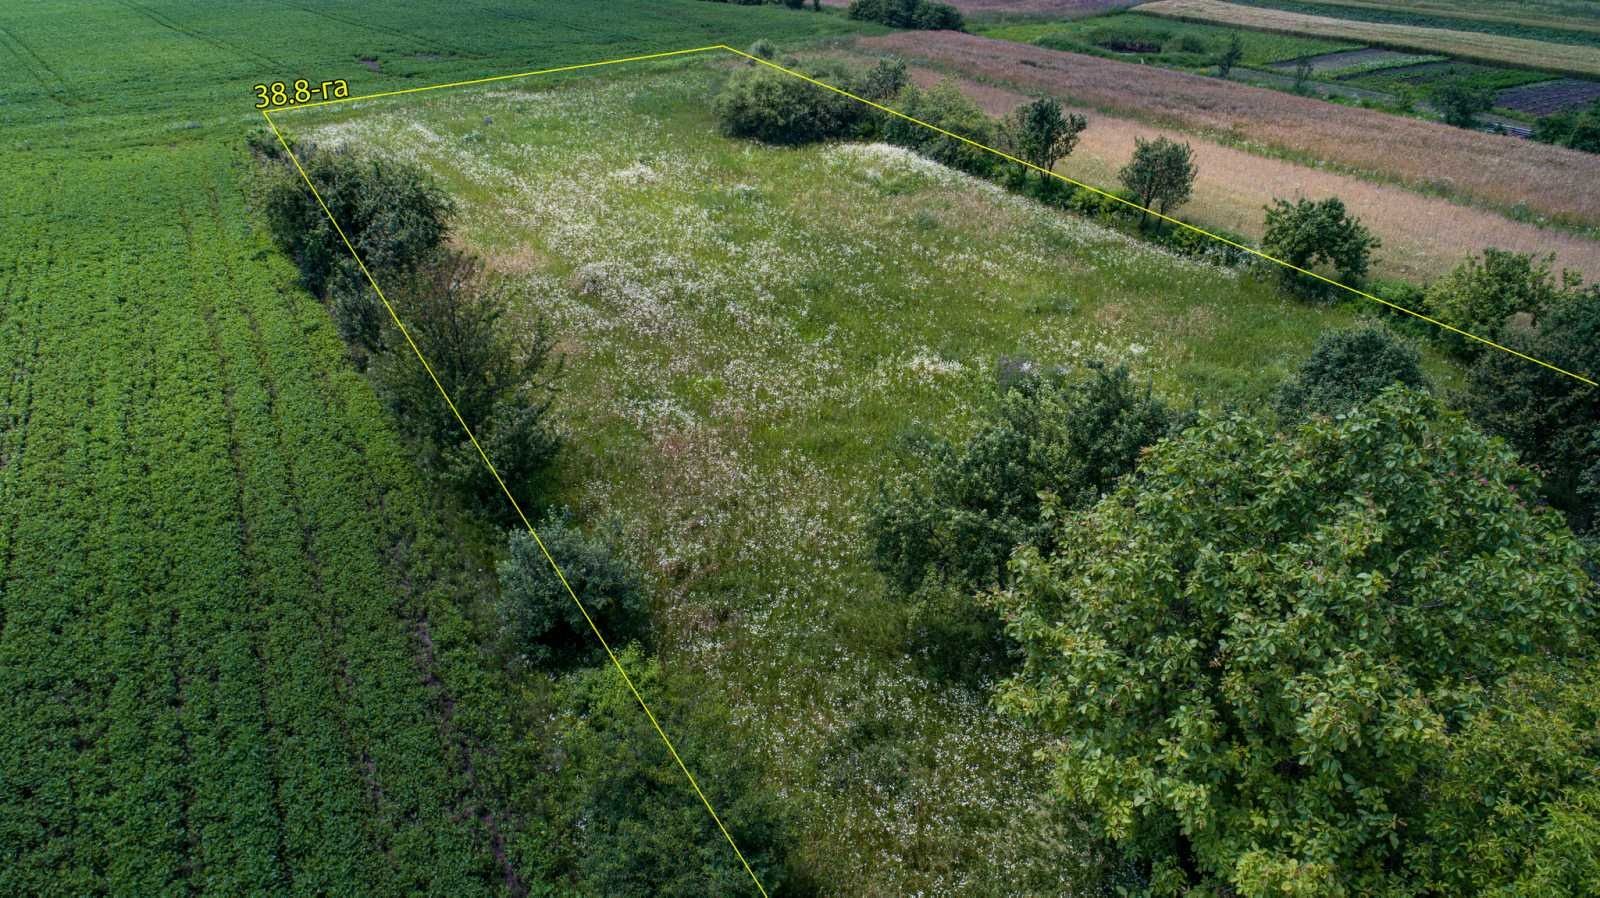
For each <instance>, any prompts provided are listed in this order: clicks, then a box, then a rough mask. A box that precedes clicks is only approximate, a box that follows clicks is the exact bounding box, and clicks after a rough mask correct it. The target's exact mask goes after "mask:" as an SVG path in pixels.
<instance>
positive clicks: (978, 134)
mask: <svg viewBox="0 0 1600 898" xmlns="http://www.w3.org/2000/svg"><path fill="white" fill-rule="evenodd" d="M900 111H901V112H904V113H905V114H906V115H909V116H911V117H912V118H914V119H918V120H919V121H923V122H926V123H928V124H930V125H934V126H935V127H938V128H943V129H944V130H946V131H949V132H950V133H951V134H959V135H961V136H962V137H965V138H967V139H968V140H972V141H975V142H977V143H980V144H984V145H992V144H993V143H994V133H993V132H994V123H993V122H992V121H991V120H990V118H989V116H987V115H985V114H984V112H983V110H982V109H980V108H978V105H977V104H976V103H974V102H972V101H971V100H969V99H967V96H966V95H965V94H963V93H962V92H961V89H960V88H958V87H957V86H956V85H955V82H953V81H949V80H946V81H943V82H940V83H939V84H938V85H937V86H935V87H934V88H933V89H931V90H922V89H920V88H917V87H915V86H909V87H907V88H905V90H904V92H903V93H902V95H901V101H900ZM883 137H884V139H885V140H887V141H889V142H890V143H895V144H899V145H900V146H903V147H909V148H910V149H912V150H915V151H916V152H917V153H919V154H921V155H923V156H926V157H928V158H929V159H932V160H934V161H935V162H939V163H942V164H944V165H948V166H950V167H951V168H956V169H960V170H961V171H965V172H970V173H971V174H975V175H988V174H989V173H990V172H992V171H993V170H994V165H995V160H996V159H997V158H998V157H996V156H995V155H994V154H993V153H990V152H989V151H987V150H983V149H979V148H978V147H976V146H973V145H972V144H970V143H967V142H966V141H963V140H957V139H955V138H953V137H948V136H946V135H943V134H940V133H939V132H937V131H932V130H930V129H928V128H925V127H923V126H922V125H918V124H915V123H913V122H908V121H906V120H905V119H902V118H899V117H896V116H890V117H888V118H887V119H886V120H885V121H884V123H883Z"/></svg>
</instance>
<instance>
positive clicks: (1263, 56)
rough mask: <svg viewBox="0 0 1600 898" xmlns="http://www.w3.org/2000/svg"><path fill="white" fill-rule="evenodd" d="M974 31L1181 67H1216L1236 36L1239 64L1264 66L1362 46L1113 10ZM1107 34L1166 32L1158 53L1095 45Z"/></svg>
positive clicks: (1058, 47)
mask: <svg viewBox="0 0 1600 898" xmlns="http://www.w3.org/2000/svg"><path fill="white" fill-rule="evenodd" d="M973 30H974V31H976V32H977V33H979V34H982V35H983V36H985V37H992V38H996V39H999V40H1008V41H1015V42H1017V43H1025V44H1037V45H1038V46H1041V47H1049V48H1051V49H1055V50H1071V51H1074V52H1078V53H1092V54H1094V55H1097V56H1108V57H1111V58H1116V59H1126V58H1129V57H1130V56H1138V57H1139V58H1141V59H1143V60H1145V61H1146V62H1152V63H1156V64H1159V65H1166V66H1170V67H1173V68H1185V69H1200V68H1206V67H1210V66H1214V65H1215V62H1216V57H1217V56H1218V55H1219V54H1221V53H1222V51H1223V50H1224V49H1226V47H1227V46H1228V41H1229V39H1230V38H1231V37H1232V36H1233V35H1235V34H1237V35H1238V36H1239V41H1240V49H1241V50H1243V51H1244V57H1243V59H1242V60H1241V61H1240V63H1239V64H1240V65H1243V66H1248V67H1255V66H1266V65H1270V64H1272V63H1275V62H1282V61H1284V60H1288V59H1296V58H1299V57H1302V56H1315V55H1317V54H1320V53H1335V52H1338V51H1340V50H1354V49H1358V48H1359V47H1361V44H1356V43H1350V42H1347V41H1334V40H1326V39H1321V38H1310V37H1298V36H1295V35H1287V34H1272V33H1268V32H1264V31H1251V30H1249V29H1244V28H1228V27H1226V26H1218V25H1204V24H1200V23H1198V22H1180V21H1174V20H1172V19H1163V18H1160V17H1158V16H1147V15H1142V14H1140V13H1137V12H1128V13H1113V14H1111V15H1105V16H1096V17H1094V18H1090V19H1080V20H1076V21H1065V22H1029V23H1020V24H1000V25H993V26H984V25H982V24H979V25H975V26H973ZM1111 33H1145V34H1150V35H1152V36H1153V37H1156V38H1162V37H1163V36H1164V38H1165V39H1164V40H1162V50H1161V52H1160V53H1144V54H1128V53H1117V52H1112V51H1109V50H1107V49H1105V48H1104V47H1101V46H1098V45H1097V44H1096V43H1095V40H1096V38H1097V37H1099V36H1101V35H1105V34H1111ZM1186 41H1187V43H1186Z"/></svg>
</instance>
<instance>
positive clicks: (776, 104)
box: [712, 66, 864, 145]
mask: <svg viewBox="0 0 1600 898" xmlns="http://www.w3.org/2000/svg"><path fill="white" fill-rule="evenodd" d="M863 108H864V107H862V105H861V104H860V103H858V102H856V101H855V100H852V99H850V98H849V97H846V96H843V95H841V94H837V93H835V92H833V91H831V90H827V89H825V88H822V87H818V86H817V85H815V84H811V83H810V82H807V81H803V80H801V79H799V78H796V77H794V76H793V75H787V74H784V73H783V72H779V71H776V70H774V69H771V68H769V67H767V66H754V67H752V68H746V69H741V70H740V71H737V72H735V73H733V75H732V76H730V77H729V78H728V82H727V84H726V85H724V86H723V88H722V92H721V93H719V94H717V97H716V100H715V101H713V103H712V111H713V112H714V113H715V114H716V116H717V120H718V122H719V123H720V125H721V127H722V132H723V133H724V134H727V135H728V136H730V137H744V138H749V139H752V140H759V141H762V142H763V143H771V144H789V145H794V144H802V143H811V142H814V141H819V140H830V139H834V138H840V137H848V136H850V135H851V134H853V133H854V132H855V130H856V128H857V127H859V125H860V123H861V119H862V114H863V113H862V110H863Z"/></svg>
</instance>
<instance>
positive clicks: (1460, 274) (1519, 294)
mask: <svg viewBox="0 0 1600 898" xmlns="http://www.w3.org/2000/svg"><path fill="white" fill-rule="evenodd" d="M1554 261H1555V256H1554V255H1553V254H1552V255H1550V256H1547V257H1546V258H1544V259H1537V258H1535V257H1534V256H1533V255H1532V254H1531V253H1515V252H1508V251H1506V250H1500V249H1494V248H1493V247H1491V248H1489V249H1486V250H1484V251H1483V257H1482V258H1481V259H1479V258H1477V257H1473V258H1470V259H1467V260H1466V261H1464V262H1462V263H1461V264H1460V265H1457V266H1456V267H1455V268H1454V269H1452V270H1451V271H1450V273H1449V274H1447V275H1445V276H1444V277H1442V278H1440V279H1439V280H1437V281H1435V282H1434V283H1433V284H1432V285H1430V286H1429V288H1428V292H1427V295H1426V297H1425V299H1424V301H1425V302H1426V304H1427V307H1428V311H1429V312H1430V313H1432V314H1433V315H1434V317H1436V318H1439V319H1440V320H1441V321H1444V322H1445V323H1446V324H1450V325H1454V326H1455V327H1459V328H1461V329H1462V330H1464V331H1467V332H1468V333H1471V334H1476V335H1477V336H1479V337H1483V338H1484V339H1487V340H1494V339H1496V338H1498V337H1499V336H1500V333H1501V331H1502V330H1503V329H1504V327H1505V324H1506V321H1507V319H1509V318H1510V317H1511V316H1512V315H1514V314H1516V313H1518V312H1526V313H1528V314H1529V315H1533V316H1537V315H1539V314H1541V313H1543V312H1544V311H1545V310H1547V309H1548V308H1550V307H1551V306H1552V305H1553V304H1554V302H1555V301H1556V299H1557V298H1558V297H1559V296H1561V295H1562V291H1563V289H1564V287H1565V286H1567V285H1566V284H1565V283H1564V282H1557V280H1556V278H1555V275H1554V274H1552V273H1551V270H1550V264H1551V263H1552V262H1554ZM1452 345H1454V346H1455V347H1456V348H1457V349H1461V350H1473V351H1476V350H1477V349H1479V348H1480V347H1481V346H1482V344H1480V343H1478V342H1477V341H1468V340H1466V339H1464V338H1463V339H1456V340H1454V341H1453V344H1452Z"/></svg>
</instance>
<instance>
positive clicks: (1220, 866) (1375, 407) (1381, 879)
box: [997, 387, 1589, 896]
mask: <svg viewBox="0 0 1600 898" xmlns="http://www.w3.org/2000/svg"><path fill="white" fill-rule="evenodd" d="M1534 482H1535V479H1534V477H1533V475H1532V474H1531V473H1529V472H1528V471H1527V470H1525V469H1523V468H1522V467H1521V466H1520V465H1518V464H1517V462H1516V460H1515V458H1514V457H1513V456H1512V455H1511V453H1510V452H1509V451H1508V450H1507V449H1506V448H1505V447H1504V446H1503V445H1502V444H1500V443H1499V442H1498V441H1495V440H1491V439H1489V438H1488V437H1485V436H1484V435H1482V434H1480V433H1478V432H1477V431H1476V430H1474V429H1473V428H1472V427H1471V426H1470V425H1468V424H1467V423H1466V422H1465V421H1464V420H1463V419H1461V418H1460V417H1459V416H1457V415H1455V414H1453V413H1451V412H1448V411H1446V410H1444V409H1442V408H1441V407H1440V406H1439V405H1438V403H1437V402H1436V401H1434V400H1432V399H1431V398H1429V397H1426V396H1423V395H1420V394H1417V393H1414V392H1412V391H1409V390H1407V389H1405V388H1403V387H1391V388H1390V389H1389V390H1388V391H1386V392H1385V393H1384V394H1382V395H1381V396H1379V397H1378V398H1377V399H1375V400H1373V401H1371V402H1369V403H1367V404H1366V405H1363V406H1360V407H1358V408H1356V409H1355V410H1354V411H1352V412H1351V413H1350V414H1348V415H1347V416H1344V417H1342V418H1333V419H1330V418H1325V417H1313V418H1310V419H1307V420H1306V421H1305V422H1303V423H1301V424H1299V425H1297V426H1296V427H1294V428H1293V429H1291V430H1290V431H1289V432H1287V433H1277V432H1275V431H1274V430H1273V429H1272V428H1271V427H1270V426H1269V425H1268V422H1267V421H1265V420H1263V419H1262V418H1260V417H1257V416H1254V415H1250V414H1226V415H1215V416H1210V417H1207V418H1205V419H1204V420H1203V421H1202V422H1201V423H1200V424H1198V425H1197V426H1195V427H1192V428H1190V429H1189V430H1187V431H1185V433H1184V434H1183V435H1182V436H1181V437H1178V438H1175V439H1172V440H1167V441H1164V442H1162V443H1159V444H1157V445H1156V446H1155V447H1154V448H1153V449H1151V450H1150V451H1149V453H1148V454H1147V455H1146V457H1145V458H1144V460H1143V461H1142V462H1141V463H1140V465H1139V470H1138V474H1137V476H1135V477H1131V478H1127V479H1125V480H1123V481H1122V482H1121V485H1120V486H1119V487H1118V488H1117V490H1116V491H1115V492H1113V493H1112V494H1111V495H1110V496H1108V497H1107V498H1105V499H1104V500H1102V501H1101V502H1099V503H1098V504H1096V505H1095V506H1093V507H1092V508H1090V509H1088V510H1087V511H1085V512H1083V513H1081V514H1079V515H1075V516H1068V517H1064V518H1062V519H1060V520H1059V522H1057V523H1056V524H1055V528H1056V537H1055V539H1054V541H1053V542H1054V544H1055V546H1056V550H1055V552H1054V553H1052V554H1047V553H1046V552H1043V551H1040V550H1038V549H1035V548H1031V547H1024V548H1022V549H1020V550H1019V551H1018V552H1017V554H1016V555H1015V557H1014V558H1013V561H1012V573H1011V576H1012V585H1011V587H1010V589H1009V590H1008V591H1006V592H1004V593H1001V594H999V595H998V596H997V601H998V603H999V605H1000V606H1001V608H1002V610H1003V611H1004V613H1005V614H1006V618H1007V630H1008V632H1010V633H1011V634H1012V636H1013V637H1014V638H1015V639H1016V640H1017V641H1018V642H1019V643H1020V644H1021V646H1022V648H1023V652H1024V655H1023V657H1024V662H1023V668H1022V671H1021V672H1020V673H1019V674H1017V675H1016V676H1015V677H1014V678H1012V679H1011V680H1009V681H1007V683H1006V684H1005V685H1004V686H1003V688H1002V690H1001V693H1000V697H999V701H1000V702H1001V704H1002V706H1003V707H1004V708H1006V709H1008V710H1009V711H1010V712H1011V713H1013V714H1015V715H1018V716H1020V717H1023V718H1025V719H1027V720H1029V721H1032V722H1033V723H1034V724H1035V725H1037V726H1038V727H1039V728H1040V729H1042V730H1043V731H1044V733H1045V734H1046V735H1047V736H1048V737H1049V738H1051V739H1054V740H1057V741H1055V742H1052V743H1049V744H1051V745H1052V746H1053V747H1052V748H1050V749H1048V751H1049V752H1050V753H1051V754H1052V755H1053V756H1054V763H1055V779H1054V782H1055V784H1056V785H1055V788H1056V789H1057V790H1058V791H1059V793H1060V794H1061V796H1062V797H1063V798H1068V799H1071V800H1076V801H1080V802H1082V803H1084V804H1085V805H1087V806H1088V809H1089V810H1090V812H1091V813H1092V814H1093V815H1094V817H1093V819H1094V820H1095V821H1096V826H1097V827H1098V829H1099V831H1100V834H1101V835H1102V836H1103V837H1104V838H1106V839H1108V840H1110V841H1111V842H1112V843H1113V844H1114V845H1115V846H1116V847H1117V848H1118V849H1119V850H1120V851H1122V852H1123V853H1124V854H1125V856H1126V857H1127V858H1128V859H1129V861H1130V863H1132V864H1133V865H1134V866H1135V869H1136V872H1137V874H1138V878H1139V879H1140V880H1141V881H1142V882H1143V884H1144V888H1145V889H1147V890H1148V891H1149V892H1150V893H1154V894H1182V893H1185V892H1188V893H1189V894H1196V893H1201V894H1239V895H1243V896H1266V895H1284V894H1293V895H1329V896H1331V895H1343V894H1385V895H1388V894H1421V893H1426V892H1427V886H1428V885H1429V883H1428V881H1427V880H1426V878H1425V871H1419V870H1418V865H1417V864H1416V863H1415V861H1414V860H1413V859H1414V858H1415V857H1416V854H1417V852H1418V850H1419V848H1418V846H1419V845H1420V844H1423V843H1427V842H1429V841H1431V840H1433V839H1434V838H1436V834H1434V833H1430V832H1429V831H1427V830H1426V829H1425V828H1424V826H1423V824H1424V823H1425V822H1426V820H1427V813H1428V810H1429V801H1430V800H1431V796H1430V793H1429V791H1428V789H1427V788H1426V786H1427V784H1428V782H1429V777H1430V776H1431V775H1432V772H1433V771H1434V770H1435V769H1436V766H1437V763H1438V761H1439V759H1440V758H1441V757H1443V756H1445V755H1447V754H1448V750H1449V748H1450V746H1451V744H1452V740H1453V739H1454V738H1456V737H1455V734H1456V733H1458V732H1459V730H1460V727H1461V726H1462V725H1463V724H1464V723H1465V722H1466V721H1467V720H1468V719H1470V715H1471V711H1472V709H1473V708H1474V707H1475V706H1477V705H1480V704H1481V703H1482V701H1483V699H1484V697H1485V692H1486V690H1487V688H1488V687H1487V685H1486V684H1492V683H1494V682H1495V681H1496V680H1498V679H1499V678H1500V677H1502V676H1504V675H1505V674H1507V673H1509V672H1510V671H1512V670H1514V669H1516V668H1517V667H1519V666H1520V665H1522V664H1523V663H1527V662H1532V661H1537V660H1538V659H1539V658H1540V657H1541V656H1542V655H1544V654H1545V653H1560V652H1565V651H1569V650H1571V648H1572V647H1573V646H1575V645H1577V644H1579V642H1580V638H1581V637H1582V635H1583V633H1584V632H1585V631H1586V630H1587V629H1588V626H1587V617H1588V615H1589V609H1588V604H1587V600H1586V598H1585V593H1586V591H1587V589H1588V582H1587V577H1586V575H1585V574H1584V572H1583V570H1582V568H1581V565H1580V561H1581V548H1580V547H1579V545H1578V544H1577V542H1576V541H1575V540H1574V539H1573V537H1572V535H1571V534H1570V533H1569V532H1568V531H1567V529H1566V528H1565V527H1564V526H1563V525H1562V523H1561V521H1560V519H1559V517H1558V516H1556V515H1554V514H1552V513H1550V512H1548V511H1546V510H1541V509H1536V508H1531V507H1530V506H1529V504H1528V503H1527V502H1526V501H1524V498H1523V495H1522V493H1523V492H1524V491H1525V490H1526V489H1527V488H1529V487H1531V486H1532V485H1533V484H1534Z"/></svg>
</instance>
